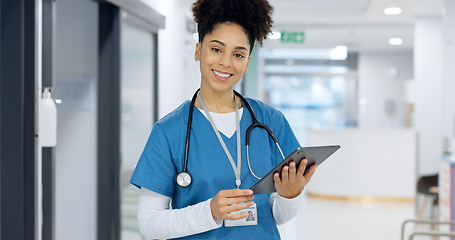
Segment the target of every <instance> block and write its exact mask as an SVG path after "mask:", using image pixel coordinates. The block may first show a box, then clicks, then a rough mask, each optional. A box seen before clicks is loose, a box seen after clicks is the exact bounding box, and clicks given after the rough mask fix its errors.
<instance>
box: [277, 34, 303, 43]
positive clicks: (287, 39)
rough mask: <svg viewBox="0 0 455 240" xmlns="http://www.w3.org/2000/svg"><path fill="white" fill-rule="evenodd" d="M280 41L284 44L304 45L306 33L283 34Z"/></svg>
mask: <svg viewBox="0 0 455 240" xmlns="http://www.w3.org/2000/svg"><path fill="white" fill-rule="evenodd" d="M280 41H281V42H282V43H298V44H302V43H304V42H305V33H304V32H281V38H280Z"/></svg>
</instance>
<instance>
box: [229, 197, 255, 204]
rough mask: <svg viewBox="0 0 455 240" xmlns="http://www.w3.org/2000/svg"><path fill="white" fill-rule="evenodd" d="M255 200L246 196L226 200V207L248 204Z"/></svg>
mask: <svg viewBox="0 0 455 240" xmlns="http://www.w3.org/2000/svg"><path fill="white" fill-rule="evenodd" d="M253 199H254V196H245V197H236V198H226V200H225V202H224V205H233V204H239V203H244V202H248V201H251V200H253Z"/></svg>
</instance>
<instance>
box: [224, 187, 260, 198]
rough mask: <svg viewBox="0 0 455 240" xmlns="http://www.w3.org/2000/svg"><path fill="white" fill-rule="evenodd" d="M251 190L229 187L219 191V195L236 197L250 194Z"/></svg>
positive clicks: (251, 193)
mask: <svg viewBox="0 0 455 240" xmlns="http://www.w3.org/2000/svg"><path fill="white" fill-rule="evenodd" d="M252 195H253V190H250V189H230V190H223V191H220V196H221V197H225V198H237V197H241V196H252Z"/></svg>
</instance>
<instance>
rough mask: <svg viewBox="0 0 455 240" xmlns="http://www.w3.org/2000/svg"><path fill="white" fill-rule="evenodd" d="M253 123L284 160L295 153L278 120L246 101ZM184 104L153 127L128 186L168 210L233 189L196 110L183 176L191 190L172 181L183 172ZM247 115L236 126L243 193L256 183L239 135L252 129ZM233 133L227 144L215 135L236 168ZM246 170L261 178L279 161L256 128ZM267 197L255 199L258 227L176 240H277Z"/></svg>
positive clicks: (267, 109)
mask: <svg viewBox="0 0 455 240" xmlns="http://www.w3.org/2000/svg"><path fill="white" fill-rule="evenodd" d="M247 101H248V102H249V103H250V105H251V107H252V108H253V111H254V112H255V114H256V117H257V119H258V121H259V122H261V123H264V124H266V125H267V126H269V127H270V128H271V129H272V131H273V132H274V134H275V136H276V138H277V140H278V143H279V144H280V146H281V148H282V150H283V153H284V155H285V156H287V155H289V154H290V153H291V152H292V151H294V150H295V148H297V147H299V146H300V144H299V143H298V141H297V139H296V137H295V135H294V133H293V132H292V129H291V128H290V126H289V123H288V122H287V120H286V118H285V117H284V115H283V114H282V113H281V112H280V111H278V110H276V109H274V108H273V107H271V106H269V105H267V104H265V103H263V102H260V101H258V100H254V99H251V98H247ZM189 107H190V101H186V102H184V103H183V104H182V105H180V106H179V107H178V108H177V109H175V110H174V111H173V112H171V113H169V114H168V115H166V116H165V117H163V118H162V119H161V120H159V121H158V122H156V123H155V125H154V127H153V130H152V132H151V134H150V137H149V139H148V141H147V143H146V146H145V149H144V151H143V153H142V155H141V157H140V159H139V161H138V164H137V166H136V169H135V171H134V173H133V176H132V177H131V180H130V183H132V184H133V185H135V186H137V187H139V188H140V187H144V188H147V189H149V190H151V191H154V192H157V193H159V194H162V195H165V196H168V197H170V198H172V208H173V209H180V208H184V207H187V206H190V205H194V204H197V203H200V202H203V201H206V200H207V199H209V198H213V197H214V196H215V195H216V194H217V193H218V192H219V191H221V190H227V189H234V188H236V185H235V174H234V171H233V169H232V166H231V164H230V162H229V160H228V158H227V156H226V154H225V152H224V150H223V148H222V146H221V144H220V142H219V141H218V138H217V137H216V134H215V133H214V132H213V129H212V127H211V125H210V122H209V121H208V120H207V118H206V117H205V116H204V115H203V114H202V113H201V112H200V111H199V110H197V109H195V110H194V111H193V122H192V127H191V140H190V146H189V154H188V172H189V173H190V174H191V176H192V178H193V182H192V184H191V185H190V186H189V187H187V188H182V187H179V186H177V184H176V176H177V174H178V173H179V172H181V171H182V170H183V164H184V154H185V140H186V128H187V122H188V112H189ZM252 122H253V121H252V118H251V115H250V113H249V112H248V111H247V110H246V108H245V109H244V111H243V114H242V119H241V121H240V129H241V131H240V132H241V136H240V139H241V141H242V143H241V146H242V169H241V181H242V185H241V186H240V188H241V189H248V188H250V187H251V186H253V185H254V184H255V183H256V182H257V181H258V180H257V179H256V178H255V177H254V176H253V175H252V174H251V173H250V171H249V169H248V163H247V159H246V147H245V133H246V129H247V128H248V127H249V126H250V125H251V124H252ZM236 134H237V133H235V134H234V135H233V136H232V137H231V138H228V137H226V136H225V135H224V134H222V133H221V136H222V138H223V140H224V141H225V143H226V146H227V148H228V149H229V151H230V153H231V155H232V157H233V158H234V161H235V162H237V135H236ZM249 151H250V164H251V168H252V169H253V171H254V173H255V174H256V175H257V176H264V175H265V174H267V172H269V171H270V170H271V169H272V168H273V167H274V166H275V165H277V164H278V163H279V162H281V161H282V160H283V158H282V156H281V154H280V152H279V150H278V148H277V147H276V145H275V143H274V142H273V140H272V139H271V138H270V137H269V136H268V135H267V131H266V130H264V129H262V128H254V129H253V130H252V131H251V134H250V146H249ZM269 198H270V194H259V195H255V198H254V202H255V203H256V205H257V211H258V225H255V226H239V227H227V228H226V227H224V226H222V227H221V228H218V229H214V230H211V231H208V232H204V233H200V234H196V235H192V236H188V237H184V238H182V239H239V238H242V239H280V235H279V233H278V229H277V227H276V223H275V220H274V218H273V215H272V209H271V207H270V204H269Z"/></svg>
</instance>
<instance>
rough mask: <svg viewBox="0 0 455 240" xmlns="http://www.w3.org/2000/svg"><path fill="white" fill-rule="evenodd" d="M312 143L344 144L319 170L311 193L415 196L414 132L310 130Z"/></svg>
mask: <svg viewBox="0 0 455 240" xmlns="http://www.w3.org/2000/svg"><path fill="white" fill-rule="evenodd" d="M391 139H393V140H394V141H391ZM308 143H309V145H311V146H318V145H319V146H320V145H330V144H334V145H335V144H339V145H341V148H340V149H339V150H338V151H337V152H335V153H334V154H333V155H332V156H330V157H329V158H328V159H327V160H326V161H325V162H323V163H322V164H321V165H320V166H319V167H318V170H317V174H315V175H314V176H313V178H312V179H311V182H310V184H309V185H308V187H305V188H306V191H307V192H308V193H313V194H322V195H328V196H337V197H386V198H413V197H414V196H415V183H416V178H415V173H416V171H415V166H416V162H415V159H416V156H415V155H416V134H415V132H414V131H413V130H412V129H374V130H371V129H346V130H310V131H308Z"/></svg>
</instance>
